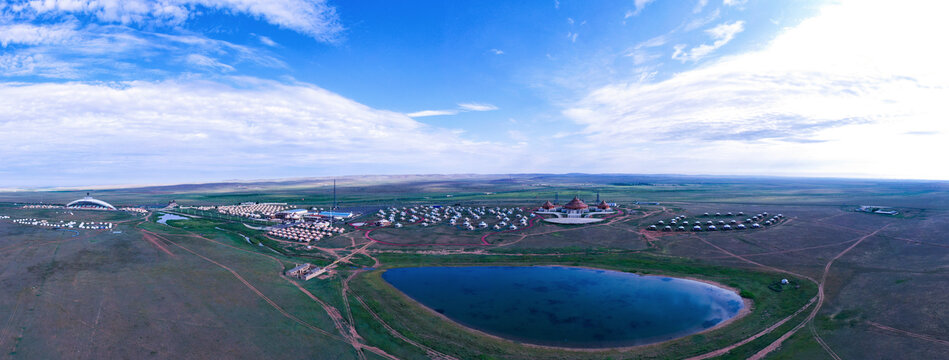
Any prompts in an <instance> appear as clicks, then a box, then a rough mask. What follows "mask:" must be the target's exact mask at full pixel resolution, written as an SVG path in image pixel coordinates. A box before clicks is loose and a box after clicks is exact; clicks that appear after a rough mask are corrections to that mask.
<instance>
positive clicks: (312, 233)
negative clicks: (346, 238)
mask: <svg viewBox="0 0 949 360" xmlns="http://www.w3.org/2000/svg"><path fill="white" fill-rule="evenodd" d="M344 231H346V230H345V229H343V228H342V227H338V226H333V225H331V224H330V223H329V222H325V221H321V222H315V223H297V224H294V225H293V226H290V227H285V228H279V229H271V230H270V231H268V232H267V235H270V236H274V237H278V238H283V239H287V240H292V241H299V242H305V243H308V242H311V241H320V240H322V239H323V238H325V237H329V236H333V235H337V234H342V233H343V232H344Z"/></svg>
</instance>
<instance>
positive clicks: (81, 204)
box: [66, 194, 115, 210]
mask: <svg viewBox="0 0 949 360" xmlns="http://www.w3.org/2000/svg"><path fill="white" fill-rule="evenodd" d="M66 207H68V208H79V209H105V210H115V206H112V204H109V203H107V202H105V201H102V200H99V199H94V198H93V197H92V196H89V194H86V197H84V198H82V199H79V200H76V201H73V202H71V203H68V204H66Z"/></svg>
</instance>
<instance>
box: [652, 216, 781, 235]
mask: <svg viewBox="0 0 949 360" xmlns="http://www.w3.org/2000/svg"><path fill="white" fill-rule="evenodd" d="M744 216H745V213H744V212H738V213H737V214H733V213H731V212H728V213H725V214H722V213H718V212H717V213H715V214H709V213H704V214H702V215H700V216H698V217H697V218H696V219H694V220H693V221H692V222H689V220H688V218H687V217H686V216H685V215H679V216H676V217H674V218H672V219H669V220H659V221H658V222H656V224H653V225H649V227H648V229H649V230H652V231H667V232H671V231H690V230H691V231H694V232H700V231H730V230H746V229H761V228H762V225H763V226H771V225H775V224H777V223H779V222H781V221H782V220H784V219H785V217H784V214H777V215H770V214H768V213H767V212H762V213H759V214H755V215H754V216H752V217H749V218H745V219H744V220H740V218H741V217H744ZM735 217H738V219H736V218H735ZM709 218H714V219H718V220H709Z"/></svg>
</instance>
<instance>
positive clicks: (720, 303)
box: [382, 266, 743, 348]
mask: <svg viewBox="0 0 949 360" xmlns="http://www.w3.org/2000/svg"><path fill="white" fill-rule="evenodd" d="M382 278H383V279H385V280H386V281H387V282H389V283H390V284H392V285H393V286H394V287H396V288H397V289H399V290H401V291H402V292H404V293H405V294H406V295H408V296H409V297H411V298H412V299H415V300H416V301H418V302H419V303H422V304H423V305H425V306H427V307H429V308H431V309H433V310H435V311H437V312H439V313H441V314H443V315H445V316H446V317H448V318H450V319H452V320H454V321H456V322H458V323H461V324H462V325H465V326H468V327H471V328H474V329H477V330H480V331H483V332H486V333H489V334H492V335H496V336H499V337H502V338H506V339H511V340H514V341H519V342H525V343H530V344H537V345H548V346H562V347H580V348H601V347H621V346H634V345H643V344H649V343H655V342H660V341H665V340H669V339H674V338H678V337H682V336H685V335H689V334H693V333H696V332H699V331H702V330H705V329H708V328H710V327H713V326H715V325H717V324H719V323H721V322H722V321H725V320H727V319H729V318H731V317H733V316H735V315H737V314H738V312H739V311H740V310H741V308H742V306H743V303H742V300H741V298H740V297H739V296H738V294H736V293H735V292H733V291H729V290H726V289H722V288H719V287H716V286H713V285H710V284H706V283H702V282H698V281H692V280H686V279H677V278H669V277H661V276H641V275H636V274H631V273H624V272H619V271H610V270H597V269H586V268H575V267H562V266H470V267H412V268H396V269H390V270H387V271H386V272H384V273H383V274H382Z"/></svg>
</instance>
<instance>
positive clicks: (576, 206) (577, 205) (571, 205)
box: [563, 196, 589, 210]
mask: <svg viewBox="0 0 949 360" xmlns="http://www.w3.org/2000/svg"><path fill="white" fill-rule="evenodd" d="M563 207H565V208H567V209H570V210H583V209H586V208H588V207H589V206H587V204H584V203H583V201H582V200H580V198H579V197H576V196H574V197H573V200H570V202H568V203H567V205H564V206H563Z"/></svg>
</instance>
